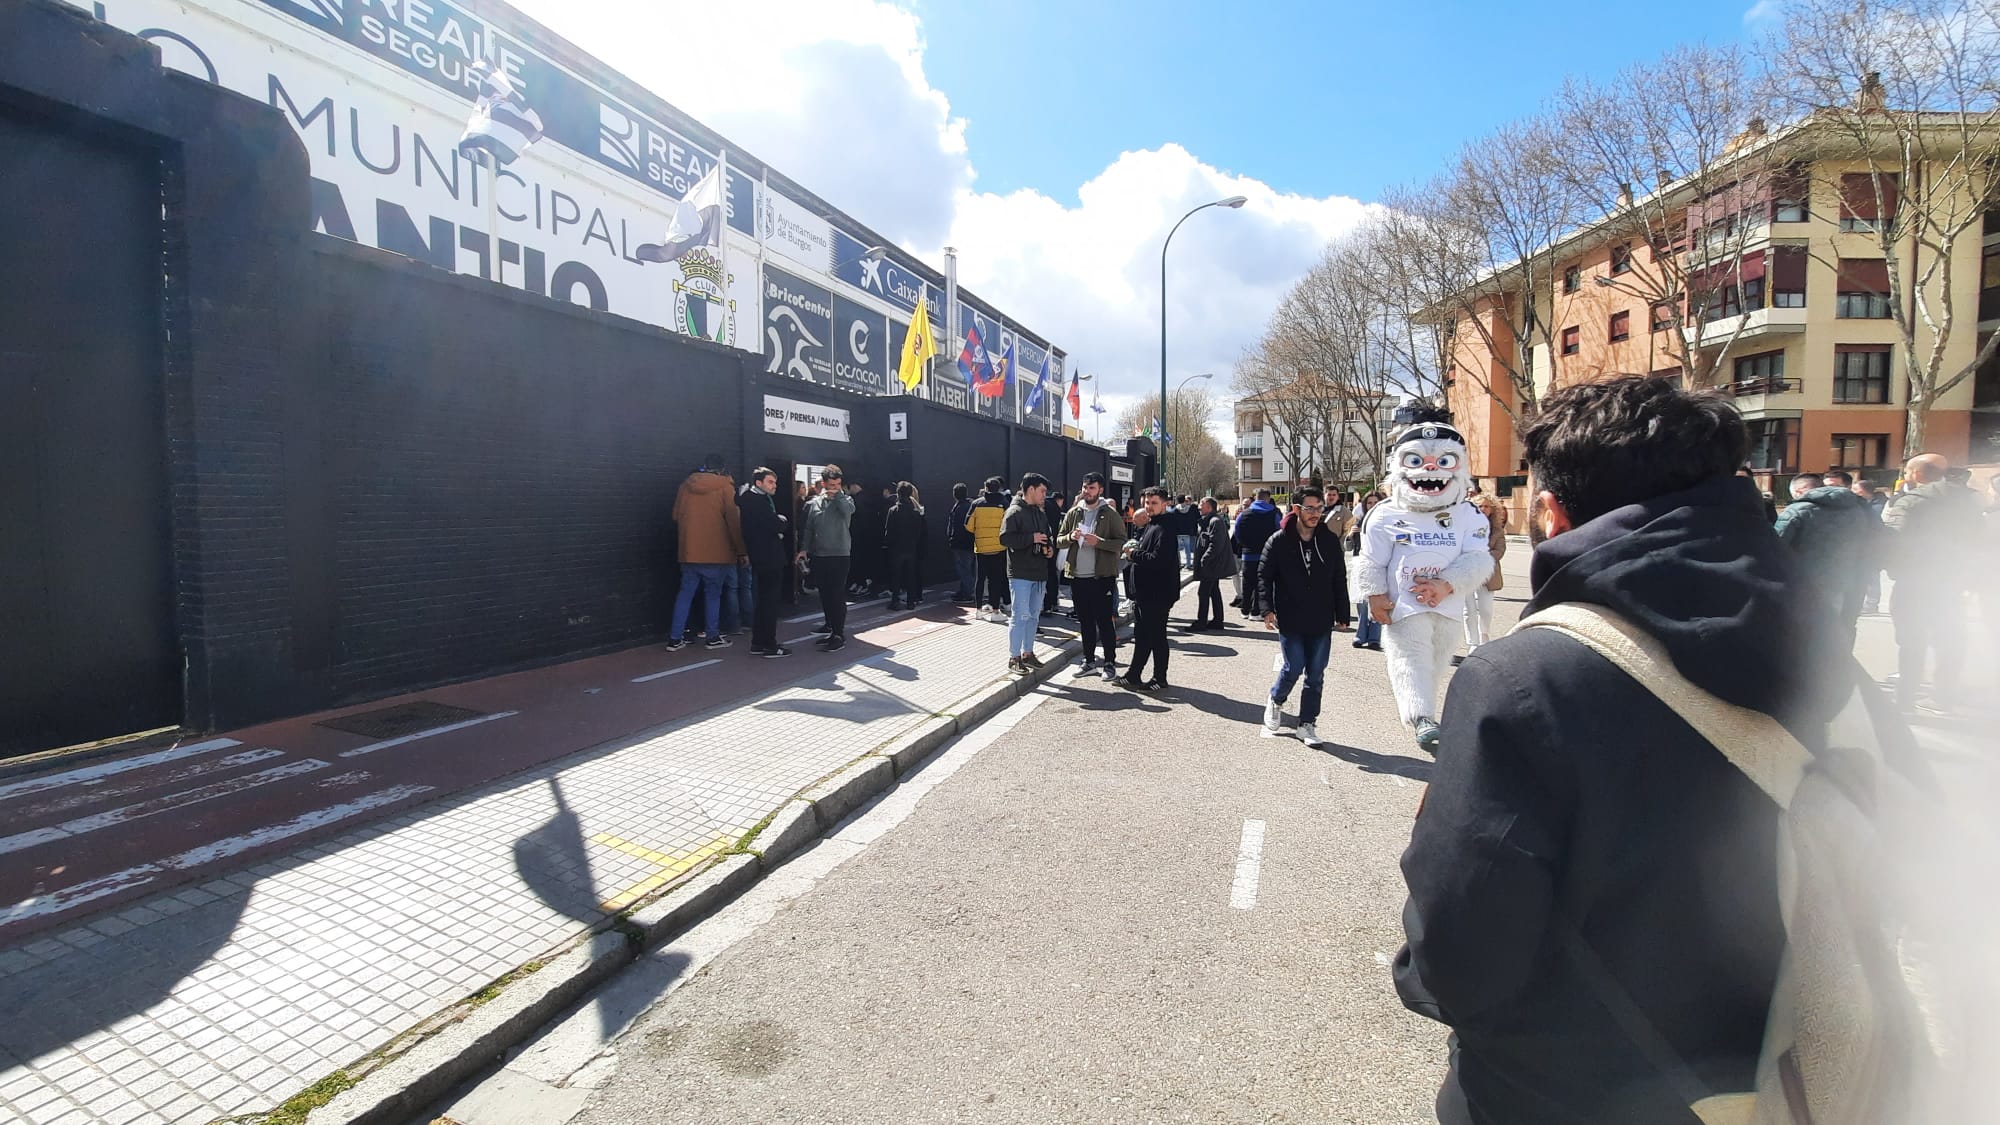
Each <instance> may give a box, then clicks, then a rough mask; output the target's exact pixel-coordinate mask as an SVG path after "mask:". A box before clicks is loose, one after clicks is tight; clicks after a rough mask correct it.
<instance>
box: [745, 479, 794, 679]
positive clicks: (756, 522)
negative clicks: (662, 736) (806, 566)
mask: <svg viewBox="0 0 2000 1125" xmlns="http://www.w3.org/2000/svg"><path fill="white" fill-rule="evenodd" d="M777 491H778V474H776V473H774V472H772V471H771V470H769V469H765V468H759V469H758V470H757V471H756V472H754V473H752V474H750V487H749V488H746V489H744V490H743V491H742V492H740V493H738V494H737V496H736V508H737V511H738V513H739V514H740V515H741V516H742V522H743V549H744V551H745V552H747V553H748V554H749V556H750V571H751V575H752V578H753V584H754V588H755V598H756V602H755V607H754V609H753V611H752V613H751V624H750V653H751V655H753V656H764V657H771V658H776V657H780V656H790V655H791V654H792V650H791V649H788V648H785V647H784V646H782V645H780V644H779V643H778V600H779V597H780V595H781V594H782V593H783V590H784V582H785V562H786V558H785V555H786V551H785V521H784V520H783V519H782V518H780V517H779V515H778V508H777V502H776V501H775V500H773V499H772V497H773V496H774V495H775V494H776V493H777Z"/></svg>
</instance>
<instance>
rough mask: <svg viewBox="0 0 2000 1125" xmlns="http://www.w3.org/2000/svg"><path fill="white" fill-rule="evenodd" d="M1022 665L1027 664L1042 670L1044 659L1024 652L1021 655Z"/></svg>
mask: <svg viewBox="0 0 2000 1125" xmlns="http://www.w3.org/2000/svg"><path fill="white" fill-rule="evenodd" d="M1021 663H1023V664H1026V665H1027V666H1028V667H1030V668H1040V667H1041V666H1042V658H1041V657H1039V656H1036V655H1035V654H1034V653H1032V652H1024V653H1022V654H1021Z"/></svg>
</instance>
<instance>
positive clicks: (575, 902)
mask: <svg viewBox="0 0 2000 1125" xmlns="http://www.w3.org/2000/svg"><path fill="white" fill-rule="evenodd" d="M547 783H548V787H549V791H550V792H551V793H552V794H553V795H554V796H555V800H556V814H555V815H554V816H552V817H550V818H549V819H548V822H547V823H545V824H543V825H542V826H541V827H540V828H537V829H535V830H534V831H533V832H530V833H528V834H527V835H525V836H521V837H519V838H517V839H516V840H515V841H514V870H515V871H517V872H519V873H520V876H521V881H522V882H524V883H526V884H528V888H529V889H530V890H532V891H534V892H535V897H537V898H539V899H541V900H542V901H543V902H545V903H547V904H548V905H549V906H550V907H551V908H552V909H554V910H557V911H560V912H561V913H562V914H564V915H566V916H568V917H570V918H574V919H576V920H577V921H579V922H584V923H587V924H590V925H596V924H597V923H598V922H600V921H602V920H603V919H604V908H603V907H601V906H599V905H598V898H597V885H596V880H595V879H593V878H592V877H591V872H590V853H589V852H588V851H586V850H584V843H583V821H582V820H581V819H580V818H579V817H578V816H577V815H576V812H575V811H574V810H572V809H571V808H570V807H569V801H568V800H566V799H565V798H564V797H563V791H562V783H561V781H559V780H558V779H556V778H554V777H551V778H549V779H547Z"/></svg>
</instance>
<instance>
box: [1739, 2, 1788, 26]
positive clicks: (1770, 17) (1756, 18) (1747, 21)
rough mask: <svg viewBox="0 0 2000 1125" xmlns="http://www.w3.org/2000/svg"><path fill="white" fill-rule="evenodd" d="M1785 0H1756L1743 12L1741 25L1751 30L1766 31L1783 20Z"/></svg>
mask: <svg viewBox="0 0 2000 1125" xmlns="http://www.w3.org/2000/svg"><path fill="white" fill-rule="evenodd" d="M1784 9H1785V0H1757V2H1756V3H1755V4H1752V5H1750V10H1749V11H1747V12H1744V13H1743V26H1744V27H1747V28H1749V29H1750V30H1752V31H1768V30H1771V29H1773V28H1776V27H1777V26H1778V25H1779V24H1780V23H1781V22H1783V17H1784Z"/></svg>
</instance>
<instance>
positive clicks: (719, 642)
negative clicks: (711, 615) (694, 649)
mask: <svg viewBox="0 0 2000 1125" xmlns="http://www.w3.org/2000/svg"><path fill="white" fill-rule="evenodd" d="M701 647H703V648H728V647H729V638H728V637H711V638H709V640H708V642H707V643H706V644H704V645H702V646H701Z"/></svg>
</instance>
